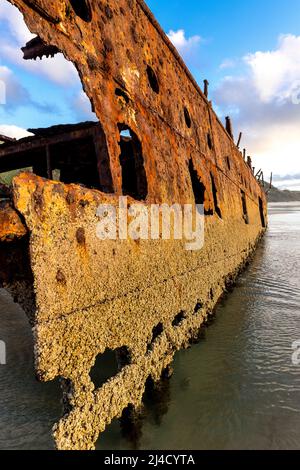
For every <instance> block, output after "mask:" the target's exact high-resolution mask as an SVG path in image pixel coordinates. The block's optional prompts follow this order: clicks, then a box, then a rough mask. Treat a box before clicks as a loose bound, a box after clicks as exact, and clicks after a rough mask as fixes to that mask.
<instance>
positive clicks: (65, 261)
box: [0, 0, 267, 449]
mask: <svg viewBox="0 0 300 470" xmlns="http://www.w3.org/2000/svg"><path fill="white" fill-rule="evenodd" d="M10 1H11V3H12V4H14V5H16V6H17V7H18V8H19V9H20V11H21V12H22V13H23V15H24V19H25V22H26V24H27V25H28V27H29V29H30V31H31V32H32V33H35V34H37V35H38V36H39V37H40V38H41V40H42V41H43V42H44V43H45V44H48V45H51V46H53V47H56V48H57V49H58V50H60V51H62V52H63V53H64V55H65V57H66V58H67V59H69V60H71V61H72V62H73V63H74V64H75V66H76V68H77V70H78V72H79V74H80V78H81V80H82V84H83V87H84V90H85V91H86V93H87V95H88V97H89V98H90V100H91V105H92V108H93V109H94V110H95V112H96V114H97V117H98V119H99V121H100V124H99V126H97V125H95V127H94V129H93V131H92V140H93V143H94V144H95V145H94V147H95V150H96V153H97V168H96V171H97V170H98V177H99V179H100V186H101V190H100V191H99V190H96V189H92V187H91V185H90V187H89V188H88V187H84V186H80V185H78V184H64V183H76V181H74V180H73V181H72V180H71V181H67V182H66V181H63V182H61V181H60V182H58V181H50V180H49V179H43V178H41V177H40V176H42V175H41V174H39V176H37V175H36V174H32V173H21V174H20V175H18V176H17V177H16V178H15V179H14V181H13V200H14V206H15V207H16V208H17V210H18V211H19V213H20V214H22V216H23V217H24V218H25V221H26V226H27V227H28V230H29V233H30V264H31V267H32V270H33V276H34V295H33V296H36V304H35V302H32V306H35V305H36V307H37V309H36V311H35V312H34V315H33V316H32V317H31V318H33V323H34V327H35V329H34V331H35V361H36V364H35V365H36V370H37V375H38V377H39V378H40V379H41V380H44V381H47V380H53V379H54V378H56V377H63V378H64V379H65V385H66V386H65V396H64V399H65V401H66V402H67V407H66V409H67V414H66V415H65V416H64V418H62V420H61V421H60V422H59V423H58V424H57V426H56V427H55V432H54V435H55V440H56V445H57V447H58V448H60V449H92V448H94V445H95V442H96V440H97V437H98V435H99V433H101V432H102V431H103V430H104V429H105V427H106V426H107V425H109V424H110V422H111V421H112V420H113V419H114V418H116V417H119V416H120V415H121V414H122V411H123V409H124V408H125V407H126V406H128V405H133V406H134V407H136V408H138V407H139V406H140V404H141V401H142V396H143V393H144V390H145V383H146V381H147V378H148V376H149V375H150V376H151V377H152V378H153V379H154V380H155V381H158V380H159V378H160V376H161V374H162V372H163V370H164V369H165V368H166V367H168V366H169V365H170V363H171V362H172V360H173V357H174V354H175V352H176V351H177V350H178V349H180V348H182V347H186V346H188V344H189V341H190V340H191V339H192V338H194V337H195V336H197V332H198V331H199V328H200V327H201V325H203V322H204V321H205V320H206V319H207V317H208V315H209V313H210V312H211V311H212V309H213V308H214V306H215V305H216V302H217V301H218V299H219V298H220V296H221V295H222V293H223V292H224V291H225V290H226V288H227V286H228V284H229V283H230V282H232V281H233V280H234V278H235V276H236V275H237V274H238V272H239V271H240V269H241V268H242V267H243V266H244V265H245V263H247V262H248V260H249V257H250V256H251V255H252V253H253V251H254V250H255V247H256V245H257V243H258V241H259V239H260V238H261V236H262V235H263V233H264V231H265V226H266V221H267V207H266V199H265V195H264V192H263V190H262V188H261V186H260V184H259V183H258V182H257V181H256V179H255V177H254V175H253V169H252V165H251V161H250V160H248V163H247V162H245V160H244V158H243V155H242V154H241V152H240V151H239V149H238V148H237V146H236V145H235V142H234V140H233V135H232V126H231V123H230V122H229V121H227V129H226V128H225V127H224V126H223V125H222V124H221V122H220V120H219V119H218V117H217V116H216V114H215V112H214V111H213V109H212V106H211V103H210V102H209V101H208V99H207V97H206V96H205V95H206V94H208V90H207V88H206V90H205V92H206V93H205V94H204V93H202V91H201V90H200V88H199V86H198V85H197V83H196V82H195V80H194V79H193V77H192V76H191V74H190V73H189V71H188V70H187V68H186V66H185V65H184V63H183V61H182V59H181V58H180V57H179V55H178V53H177V52H176V50H175V48H174V46H172V44H171V43H170V41H169V40H168V38H167V36H166V35H165V34H164V33H163V32H162V30H161V28H160V27H159V25H158V23H157V22H156V21H155V19H154V18H153V16H152V14H151V12H150V11H149V9H148V8H147V6H146V5H145V3H144V2H143V1H142V0H118V1H117V0H105V1H99V0H89V1H88V0H83V1H82V2H81V3H80V4H79V3H78V2H75V1H69V0H51V1H46V0H37V1H33V0H26V1H25V0H10ZM79 5H81V6H80V7H79ZM99 129H100V131H99ZM128 129H129V130H130V138H128V137H125V140H124V135H123V136H122V132H124V131H125V130H128ZM47 132H48V131H40V132H37V134H39V135H37V136H36V137H34V138H29V140H26V139H25V140H23V141H21V142H19V143H18V144H17V145H10V144H8V145H5V147H4V148H3V149H2V148H0V171H1V165H2V168H4V167H5V165H7V166H6V167H5V168H8V167H9V165H11V164H12V163H11V162H12V159H13V158H14V159H16V162H17V161H18V159H19V158H20V155H22V152H23V155H25V154H28V155H29V156H30V155H32V152H33V151H35V150H36V149H38V150H39V149H40V148H41V146H42V147H43V148H44V149H45V150H46V153H45V154H43V156H42V158H43V159H44V161H45V160H46V161H47V162H48V166H47V168H46V170H47V171H48V173H47V174H48V176H49V175H51V170H52V169H51V168H49V165H50V163H51V158H50V157H51V155H50V154H51V152H50V154H49V146H53V143H54V141H55V139H63V141H64V142H66V140H67V139H68V138H69V142H71V143H72V141H73V140H74V135H70V133H69V132H66V133H64V134H60V135H58V134H59V133H58V132H54V135H52V134H51V135H48V134H47ZM80 132H81V131H80ZM75 133H76V132H75ZM46 134H47V135H46ZM71 134H72V132H71ZM68 136H69V137H68ZM130 142H133V144H135V147H134V148H135V150H134V156H135V158H136V159H138V160H139V162H138V163H139V169H140V175H139V181H138V183H139V186H140V188H137V187H136V188H135V191H136V190H137V189H139V191H136V192H135V193H134V196H137V197H139V200H140V201H141V200H143V201H144V200H145V203H146V204H147V205H149V204H151V203H152V202H155V203H160V202H162V203H172V204H173V203H175V202H176V203H179V204H180V203H184V204H185V203H193V204H194V203H195V202H197V199H198V198H199V199H203V203H204V208H205V215H206V217H205V246H204V247H203V249H202V250H200V251H199V252H189V251H186V250H185V248H184V244H183V242H182V241H176V240H168V241H166V242H165V243H162V242H161V240H155V241H139V240H138V241H137V240H125V241H120V240H108V241H105V242H102V243H100V242H99V239H98V238H97V236H96V230H95V227H96V224H97V217H96V212H97V207H98V206H99V204H101V203H104V204H106V203H109V204H112V205H113V206H117V205H118V196H120V195H122V194H124V193H125V194H126V191H127V189H128V188H127V187H126V186H125V185H124V179H125V178H124V171H123V167H122V163H123V164H124V162H122V158H121V157H122V152H121V149H122V146H123V149H124V146H125V147H126V148H127V147H128V146H129V145H130ZM41 143H42V144H43V145H41ZM39 151H40V150H39ZM53 154H54V155H56V152H53ZM1 162H2V163H1ZM137 186H138V184H137ZM98 189H99V188H98ZM105 193H108V194H105ZM138 193H139V194H138ZM130 201H131V202H133V201H134V200H133V199H132V198H130ZM6 210H8V209H6ZM3 245H4V243H3V244H0V249H1V247H3ZM14 290H16V288H15V286H14ZM23 291H24V289H23ZM179 312H181V313H182V312H184V316H183V317H182V319H181V321H180V322H178V321H176V319H178V315H179ZM159 325H160V328H159V329H158V326H159ZM158 331H159V332H158ZM154 332H158V333H156V336H155V335H154ZM106 349H111V350H113V351H116V352H119V351H120V349H122V350H124V349H126V350H127V351H128V358H129V362H128V363H127V364H126V366H124V364H123V365H122V364H120V371H119V373H118V374H117V375H116V376H114V377H112V378H111V380H110V381H108V382H107V383H105V384H104V386H103V387H100V388H97V387H96V386H95V384H94V383H93V382H92V379H91V376H90V371H91V369H92V367H93V366H94V364H95V361H96V358H97V356H98V355H99V354H102V353H104V351H105V350H106Z"/></svg>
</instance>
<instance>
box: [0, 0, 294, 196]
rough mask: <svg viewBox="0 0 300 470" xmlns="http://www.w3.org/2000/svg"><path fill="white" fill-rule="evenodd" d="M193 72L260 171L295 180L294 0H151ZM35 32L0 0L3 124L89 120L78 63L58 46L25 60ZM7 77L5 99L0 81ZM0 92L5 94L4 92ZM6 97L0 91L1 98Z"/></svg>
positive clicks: (282, 183)
mask: <svg viewBox="0 0 300 470" xmlns="http://www.w3.org/2000/svg"><path fill="white" fill-rule="evenodd" d="M146 3H147V4H148V6H149V7H150V9H151V10H152V11H153V13H154V15H155V16H156V18H157V19H158V21H159V22H160V24H161V26H162V28H163V29H164V31H165V32H166V33H167V34H168V36H169V38H170V39H171V41H172V42H173V43H174V45H175V46H176V47H177V49H178V51H179V53H180V54H181V55H182V57H183V59H184V60H185V62H186V63H187V65H188V67H189V68H190V70H191V72H192V74H193V75H194V76H195V78H196V80H197V81H198V83H199V84H200V86H202V83H203V80H204V79H208V80H209V82H210V99H211V100H212V101H213V105H214V109H215V111H216V112H217V114H218V115H219V117H220V118H221V120H223V121H224V119H225V116H227V115H230V116H231V118H232V121H233V127H234V133H235V137H236V139H237V137H238V134H239V132H240V131H242V132H243V140H242V146H243V147H246V148H247V153H248V154H249V155H251V156H252V157H253V161H254V164H255V166H256V168H257V169H259V168H263V169H264V173H265V178H267V177H268V176H269V174H270V172H271V171H273V173H274V174H275V182H276V185H277V186H278V187H280V188H282V189H285V188H289V189H299V190H300V138H299V135H300V2H299V0H286V1H285V2H282V0H226V1H224V0H205V1H204V0H184V1H183V0H172V1H170V0H147V1H146ZM31 37H32V35H31V34H30V33H29V31H28V30H27V28H26V26H25V24H24V22H23V19H22V16H21V15H20V14H19V12H18V10H17V9H16V8H15V7H13V6H11V5H10V4H9V3H8V2H7V1H6V0H0V133H4V134H7V135H13V136H16V137H21V136H23V135H26V132H24V129H27V128H34V127H44V126H50V125H53V124H58V123H74V122H79V121H84V120H91V119H92V120H95V119H96V116H95V115H94V114H93V113H92V112H91V108H90V103H89V101H88V99H87V97H86V96H85V94H84V93H83V91H82V87H81V83H80V80H79V77H78V74H77V72H76V69H75V67H74V66H73V65H72V64H71V63H69V62H67V61H66V60H65V59H64V57H63V56H62V55H61V54H60V55H58V56H56V57H55V58H54V59H43V60H42V61H39V60H38V61H36V62H35V61H24V60H23V59H22V52H21V51H20V47H21V46H23V45H24V44H25V43H26V42H27V41H28V40H29V39H30V38H31ZM3 83H5V85H6V96H5V98H6V100H5V101H6V104H1V103H3V101H4V96H3V89H2V88H3V87H1V84H3ZM1 95H2V96H1ZM1 99H2V101H1Z"/></svg>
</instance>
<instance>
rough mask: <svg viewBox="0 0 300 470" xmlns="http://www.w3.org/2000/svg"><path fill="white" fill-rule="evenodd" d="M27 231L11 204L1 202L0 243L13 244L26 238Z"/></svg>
mask: <svg viewBox="0 0 300 470" xmlns="http://www.w3.org/2000/svg"><path fill="white" fill-rule="evenodd" d="M26 234H27V229H26V227H25V226H24V223H23V222H22V221H21V218H20V216H19V214H18V213H17V212H16V210H15V209H14V208H13V207H12V205H11V203H10V202H7V201H2V202H1V201H0V242H7V243H8V242H12V241H16V240H17V239H20V238H22V237H24V236H25V235H26Z"/></svg>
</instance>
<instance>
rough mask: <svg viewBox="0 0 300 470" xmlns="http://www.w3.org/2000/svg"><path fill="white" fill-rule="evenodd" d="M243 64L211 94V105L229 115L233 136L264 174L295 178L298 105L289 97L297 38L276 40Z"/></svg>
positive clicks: (298, 77)
mask: <svg viewBox="0 0 300 470" xmlns="http://www.w3.org/2000/svg"><path fill="white" fill-rule="evenodd" d="M243 61H244V64H245V66H246V71H245V72H244V73H243V74H242V75H240V76H227V77H225V78H224V79H223V80H222V82H221V83H220V84H219V86H218V87H217V89H216V90H215V93H214V99H215V101H216V104H217V106H218V108H219V109H221V110H222V112H223V114H231V115H232V117H233V121H234V124H235V128H236V133H238V131H239V130H242V131H243V132H244V140H243V143H244V145H245V146H246V147H247V149H248V151H249V153H250V154H251V155H253V157H254V162H255V164H256V166H257V167H258V166H259V167H263V168H264V169H265V174H267V173H268V172H270V171H273V172H275V173H277V174H279V175H284V174H287V173H299V168H300V139H299V129H300V105H298V106H297V105H295V104H293V100H292V96H293V95H295V89H296V88H297V86H299V84H300V36H299V37H297V36H292V35H286V36H281V37H280V38H279V44H278V48H277V49H276V50H274V51H266V52H262V51H259V52H256V53H254V54H248V55H246V56H245V57H244V58H243ZM299 92H300V87H299Z"/></svg>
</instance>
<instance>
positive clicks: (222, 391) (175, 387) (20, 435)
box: [0, 203, 300, 449]
mask: <svg viewBox="0 0 300 470" xmlns="http://www.w3.org/2000/svg"><path fill="white" fill-rule="evenodd" d="M299 267H300V203H289V204H273V205H270V228H269V231H268V233H267V236H266V238H265V239H264V241H263V242H262V244H261V245H260V247H259V249H258V251H257V253H256V255H255V258H254V261H253V263H252V264H251V266H250V267H249V268H248V270H247V271H246V272H245V273H244V274H242V275H241V277H240V278H239V281H238V284H237V286H236V288H235V290H234V291H233V292H232V293H231V294H230V295H229V296H228V297H227V298H226V299H224V300H223V301H222V303H221V304H220V305H219V307H218V309H217V312H216V318H215V321H214V322H213V323H212V325H210V327H209V328H208V329H206V330H205V334H204V337H203V339H202V340H201V341H200V342H199V344H197V345H194V346H193V347H192V348H191V349H189V350H186V351H181V352H179V353H177V355H176V358H175V362H174V374H173V376H172V378H171V379H170V380H168V381H164V383H163V384H162V387H161V390H160V392H156V393H154V394H152V395H151V396H150V397H149V396H148V398H147V399H146V403H145V412H144V414H143V417H142V418H141V419H139V420H138V422H137V423H136V426H135V427H134V428H131V429H128V427H127V428H126V431H124V430H123V429H122V426H121V425H120V423H119V421H115V422H114V423H113V424H112V425H111V426H110V427H109V428H108V429H107V431H106V432H105V433H104V434H103V435H102V436H101V438H100V439H99V441H98V444H97V448H98V449H132V448H139V449H299V448H300V365H299V366H296V365H293V362H292V354H293V350H292V343H293V342H294V341H297V340H300V293H299V284H300V269H299ZM0 315H1V322H0V339H1V340H4V341H5V342H6V344H7V365H6V366H0V390H1V394H2V396H1V398H2V406H1V410H0V448H1V449H29V448H33V449H41V448H43V449H47V448H51V447H52V441H51V437H50V428H51V427H52V424H53V423H54V422H55V421H56V420H57V418H58V417H59V415H60V412H61V407H60V398H61V393H60V390H59V385H58V383H53V384H39V383H37V382H36V381H35V379H34V373H33V366H32V340H31V333H30V329H29V327H28V326H27V324H26V319H25V315H24V314H23V313H22V311H21V310H20V309H19V308H18V307H16V306H15V305H13V304H12V302H11V300H10V299H9V297H8V295H7V294H5V293H3V291H1V293H0ZM129 431H131V432H129Z"/></svg>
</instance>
